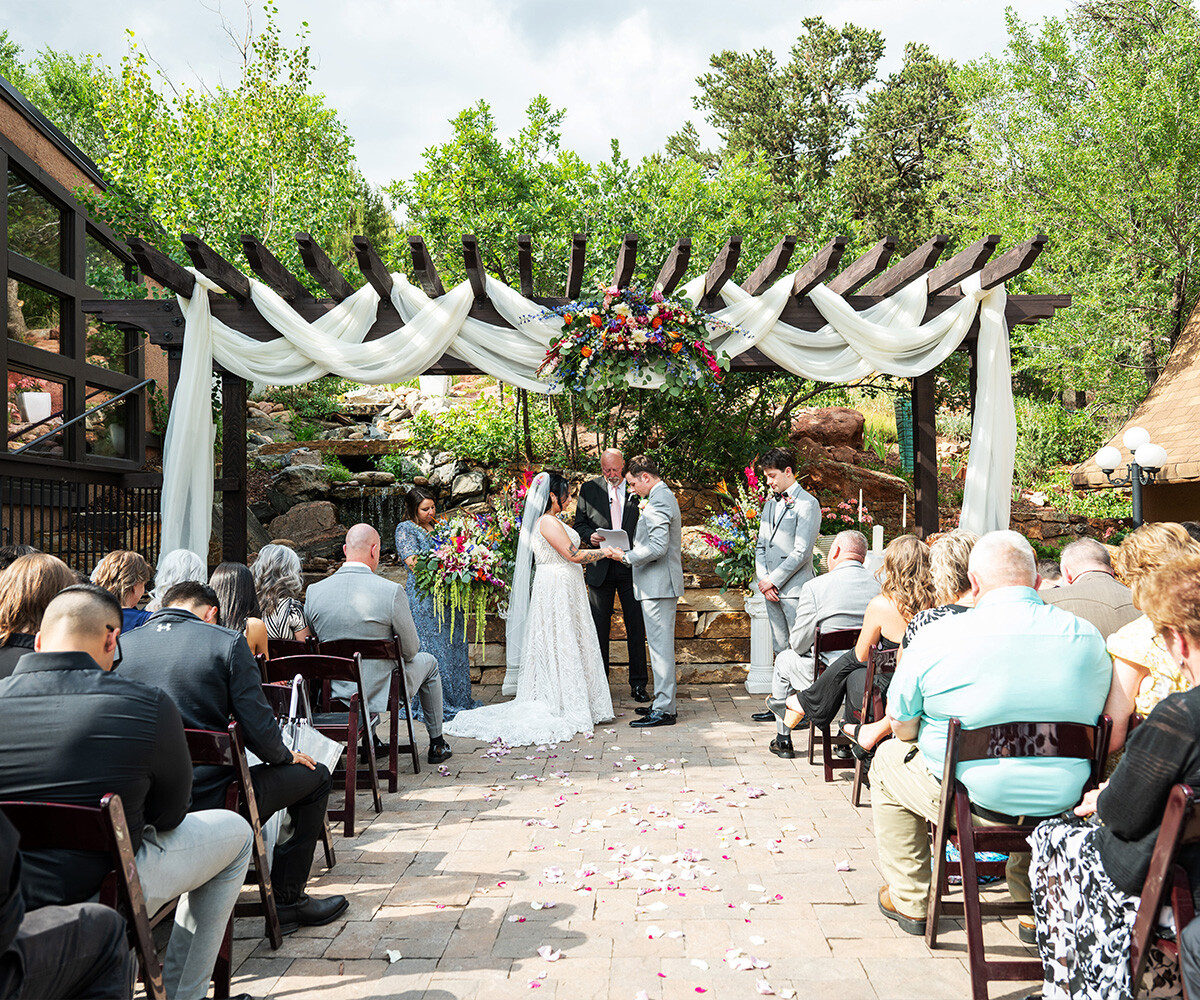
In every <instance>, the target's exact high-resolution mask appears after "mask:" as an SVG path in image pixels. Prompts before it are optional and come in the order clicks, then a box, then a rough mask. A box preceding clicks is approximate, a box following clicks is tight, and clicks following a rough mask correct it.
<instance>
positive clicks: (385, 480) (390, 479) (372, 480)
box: [354, 470, 396, 486]
mask: <svg viewBox="0 0 1200 1000" xmlns="http://www.w3.org/2000/svg"><path fill="white" fill-rule="evenodd" d="M354 478H355V479H357V480H358V481H359V483H360V484H361V485H362V486H391V485H392V484H393V483H395V481H396V477H395V476H394V475H392V473H390V472H379V471H375V470H372V471H370V472H356V473H355V474H354Z"/></svg>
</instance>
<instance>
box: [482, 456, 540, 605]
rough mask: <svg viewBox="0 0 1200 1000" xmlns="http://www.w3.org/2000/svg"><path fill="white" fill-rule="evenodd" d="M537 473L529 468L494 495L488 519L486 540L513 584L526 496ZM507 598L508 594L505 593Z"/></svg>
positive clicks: (506, 578) (506, 577)
mask: <svg viewBox="0 0 1200 1000" xmlns="http://www.w3.org/2000/svg"><path fill="white" fill-rule="evenodd" d="M535 475H537V473H536V472H534V471H533V470H532V469H526V470H525V471H524V472H522V473H521V475H520V477H519V478H518V479H515V480H514V481H513V482H511V483H509V484H508V485H507V486H506V487H504V489H503V490H501V491H500V492H499V493H498V494H496V495H495V496H493V498H492V502H491V508H492V510H491V514H490V516H489V517H488V518H487V541H488V544H489V545H491V546H492V548H493V549H495V550H496V552H497V554H499V556H500V562H501V565H502V566H503V567H504V572H503V576H504V579H505V580H506V581H508V583H509V584H510V585H511V583H512V575H513V567H514V566H515V565H516V562H517V542H518V541H520V538H521V517H522V515H523V514H524V513H525V495H526V494H527V493H528V492H529V484H530V483H532V482H533V477H534V476H535ZM505 596H506V597H507V594H506V595H505Z"/></svg>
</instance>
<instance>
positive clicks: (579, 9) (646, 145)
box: [0, 0, 1070, 184]
mask: <svg viewBox="0 0 1200 1000" xmlns="http://www.w3.org/2000/svg"><path fill="white" fill-rule="evenodd" d="M277 2H278V7H279V23H280V26H281V28H282V31H283V35H284V37H285V39H286V38H290V37H291V36H292V35H293V34H294V33H295V31H297V30H298V29H299V28H300V24H301V22H303V21H307V22H308V25H309V28H310V31H311V35H310V42H311V44H312V47H313V51H314V53H315V54H316V57H317V60H318V62H319V64H320V69H319V71H318V73H317V78H316V79H317V85H318V86H319V88H320V89H321V90H323V91H324V92H325V94H326V95H327V96H328V100H329V103H330V104H331V105H332V106H333V107H335V108H337V110H338V112H339V113H340V114H341V117H342V120H343V121H344V122H345V123H346V125H347V127H348V128H349V130H350V133H351V135H353V136H354V138H355V141H356V151H357V155H358V159H359V164H360V166H361V168H362V170H363V172H364V173H365V174H366V176H367V177H368V178H369V179H370V180H371V181H372V182H374V183H376V184H384V183H387V182H388V181H389V180H392V179H394V178H398V177H407V176H410V175H411V174H412V173H413V171H414V170H416V169H417V168H418V167H419V166H420V163H421V151H422V150H423V149H425V148H426V147H428V146H430V145H432V144H435V143H438V142H442V141H444V140H445V139H446V138H448V136H449V134H450V129H449V126H448V124H447V120H448V119H450V118H451V117H453V116H454V115H455V114H456V113H457V112H458V111H460V110H462V109H463V108H464V107H466V106H468V105H470V104H472V103H474V102H475V101H477V100H479V99H480V98H484V99H486V100H487V101H488V102H489V103H490V104H491V105H492V108H493V110H494V112H495V114H496V118H497V121H498V123H499V126H500V128H501V130H502V131H503V132H505V133H506V134H511V133H513V132H516V131H517V130H519V128H520V126H521V123H522V118H523V109H524V108H525V106H526V104H527V103H528V102H529V100H530V98H532V97H534V96H535V95H537V94H539V93H541V94H545V95H546V96H547V97H548V98H549V100H550V101H551V103H552V104H553V105H554V106H555V107H565V108H566V109H567V111H568V115H567V120H566V122H565V126H564V129H563V142H564V143H565V144H566V145H567V146H569V147H571V148H573V149H576V150H577V151H578V152H579V153H580V154H582V155H583V156H584V157H586V158H587V159H589V160H599V159H603V158H605V157H606V156H607V155H608V148H609V140H610V139H611V138H613V137H616V138H618V139H619V140H620V141H621V145H622V148H623V150H624V152H625V153H626V155H629V156H631V157H634V158H636V157H640V156H642V155H643V154H646V153H650V152H652V151H654V150H655V149H658V148H660V147H661V146H662V143H663V141H664V139H665V138H666V136H667V135H669V134H670V133H671V132H673V131H675V130H676V129H677V128H678V127H679V126H680V124H681V123H682V122H683V121H685V120H686V119H689V118H691V119H693V120H695V122H696V124H697V125H698V126H699V125H701V124H702V123H701V121H700V119H699V115H698V114H697V113H696V112H695V110H694V109H693V108H692V104H691V98H692V96H693V94H694V93H695V91H696V87H695V78H696V77H697V76H698V75H700V74H701V73H703V72H705V70H706V69H707V65H708V57H709V56H710V55H711V54H712V53H714V52H718V51H720V50H722V49H735V50H739V51H747V50H750V49H754V48H759V47H768V48H771V49H773V50H775V52H776V53H777V54H778V55H779V56H780V57H781V59H785V58H786V55H787V51H788V49H789V47H790V45H791V43H792V42H793V41H794V40H795V38H796V36H797V35H798V34H799V32H800V29H801V21H802V20H803V19H804V18H805V17H810V16H813V15H816V14H819V15H821V16H822V17H824V18H825V19H826V20H827V21H829V22H830V23H833V24H842V23H844V22H846V21H853V22H854V23H856V24H860V25H863V26H864V27H870V28H875V29H878V30H880V31H882V32H883V35H884V37H885V38H886V40H887V43H888V48H887V53H886V55H885V60H884V64H883V69H884V72H887V71H889V70H893V69H895V68H897V67H898V65H899V61H900V57H901V54H902V52H903V49H904V45H905V43H906V42H909V41H921V42H925V43H926V44H928V45H929V46H930V47H931V48H932V49H933V50H934V51H935V52H937V53H939V54H940V55H942V56H948V57H951V58H953V59H956V60H958V61H965V60H969V59H973V58H976V57H978V56H980V55H983V54H984V53H987V52H999V51H1001V50H1002V49H1003V47H1004V41H1005V37H1006V36H1005V27H1004V10H1005V4H1004V3H1002V2H997V0H825V2H818V0H721V2H716V0H656V2H652V3H645V2H641V3H639V2H634V0H607V2H606V3H588V4H584V3H577V2H576V0H344V2H343V3H340V4H338V3H330V2H328V0H277ZM1069 2H1070V0H1013V2H1012V4H1011V6H1013V7H1014V8H1015V9H1016V11H1017V13H1018V14H1019V15H1020V16H1021V17H1022V19H1024V20H1027V21H1028V20H1041V19H1042V18H1044V17H1047V16H1051V15H1057V14H1060V13H1062V12H1063V11H1065V10H1066V9H1067V8H1068V6H1069ZM255 8H256V17H257V19H258V21H259V23H261V22H262V19H263V15H262V13H261V4H259V3H258V0H255ZM222 15H223V16H224V18H225V19H226V20H227V21H228V22H229V23H230V24H231V25H232V26H233V27H234V28H235V30H236V31H238V32H244V29H245V18H246V10H245V6H244V4H243V2H242V0H204V2H201V0H122V2H121V3H119V4H109V3H98V2H96V0H42V2H39V3H29V2H28V0H0V26H2V27H6V28H7V29H8V30H9V33H10V36H11V38H12V39H13V40H14V41H16V42H18V43H19V44H20V45H22V46H23V47H24V48H25V49H26V50H27V51H33V50H37V49H40V48H42V47H43V46H50V47H52V48H56V49H65V50H68V51H71V52H75V53H92V54H98V55H99V56H100V57H101V59H102V61H104V62H107V63H110V64H116V63H117V62H118V61H119V60H120V57H121V55H122V54H123V53H124V52H125V50H126V45H127V36H126V29H129V30H132V31H133V32H134V33H135V35H136V37H137V39H138V40H139V42H140V43H141V44H142V45H144V46H145V47H146V48H147V49H148V51H149V53H150V54H151V56H153V58H154V59H155V60H157V61H158V62H159V63H160V64H161V65H162V66H163V67H164V69H165V70H167V72H168V73H169V74H170V75H171V76H172V77H173V78H175V79H183V80H186V81H189V82H195V81H196V80H197V79H199V80H203V81H205V82H206V83H212V82H214V81H218V80H221V79H224V80H226V81H228V82H231V83H232V82H234V81H235V80H236V79H237V75H238V66H239V58H240V57H239V56H238V53H237V51H236V49H235V48H234V46H233V45H232V43H231V42H230V40H229V38H228V37H227V35H226V33H225V30H224V28H223V26H222Z"/></svg>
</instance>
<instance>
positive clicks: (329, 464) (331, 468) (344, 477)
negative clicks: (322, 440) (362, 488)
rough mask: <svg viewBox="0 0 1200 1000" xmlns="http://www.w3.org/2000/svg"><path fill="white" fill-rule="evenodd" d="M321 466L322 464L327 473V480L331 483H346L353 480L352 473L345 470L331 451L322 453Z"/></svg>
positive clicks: (340, 461) (343, 465)
mask: <svg viewBox="0 0 1200 1000" xmlns="http://www.w3.org/2000/svg"><path fill="white" fill-rule="evenodd" d="M321 464H323V465H324V466H325V468H326V470H327V471H328V472H329V479H330V481H331V482H335V483H348V482H350V480H351V479H353V478H354V473H352V472H351V471H350V470H349V469H347V468H346V466H345V464H344V463H343V462H342V460H341V459H340V458H338V456H337V455H335V454H334V453H333V452H332V451H326V452H322V454H321Z"/></svg>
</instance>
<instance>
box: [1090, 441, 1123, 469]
mask: <svg viewBox="0 0 1200 1000" xmlns="http://www.w3.org/2000/svg"><path fill="white" fill-rule="evenodd" d="M1096 464H1097V465H1098V466H1100V468H1101V470H1102V471H1104V472H1112V471H1113V469H1115V468H1116V467H1117V466H1118V465H1120V464H1121V451H1120V449H1118V448H1114V447H1113V446H1112V445H1111V444H1110V445H1106V446H1105V447H1103V448H1101V449H1100V450H1099V451H1098V452H1096Z"/></svg>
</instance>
